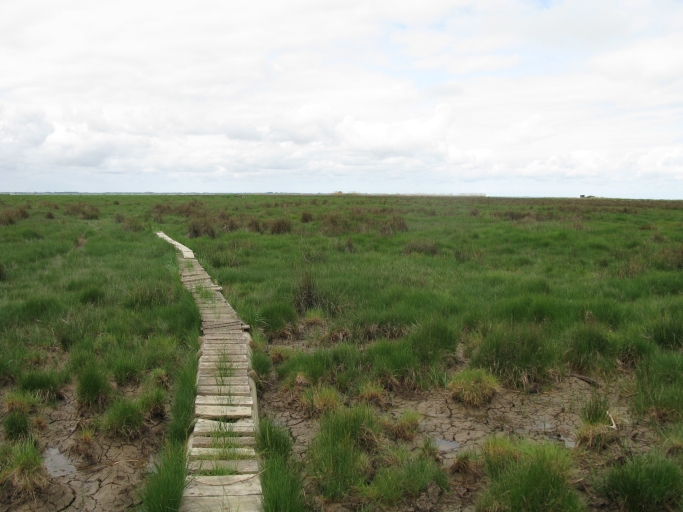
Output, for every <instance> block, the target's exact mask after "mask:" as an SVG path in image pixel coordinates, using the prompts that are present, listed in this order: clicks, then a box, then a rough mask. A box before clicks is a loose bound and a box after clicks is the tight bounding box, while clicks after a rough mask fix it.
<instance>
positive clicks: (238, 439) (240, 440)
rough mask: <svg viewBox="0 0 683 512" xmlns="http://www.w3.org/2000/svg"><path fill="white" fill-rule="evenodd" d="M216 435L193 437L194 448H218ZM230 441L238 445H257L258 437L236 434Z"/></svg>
mask: <svg viewBox="0 0 683 512" xmlns="http://www.w3.org/2000/svg"><path fill="white" fill-rule="evenodd" d="M217 442H218V443H219V446H220V441H216V437H215V436H213V435H208V436H195V437H194V438H193V439H192V448H216V447H217V446H216V443H217ZM230 442H231V443H234V444H236V445H238V446H256V439H254V438H253V437H249V436H240V435H234V436H230Z"/></svg>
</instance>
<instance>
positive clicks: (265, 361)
mask: <svg viewBox="0 0 683 512" xmlns="http://www.w3.org/2000/svg"><path fill="white" fill-rule="evenodd" d="M272 367H273V363H272V361H271V360H270V357H268V354H264V353H263V352H257V351H254V352H252V354H251V369H252V370H254V373H255V374H256V377H257V378H258V379H257V384H263V383H264V382H266V381H268V379H269V378H270V370H271V369H272Z"/></svg>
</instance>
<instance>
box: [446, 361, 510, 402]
mask: <svg viewBox="0 0 683 512" xmlns="http://www.w3.org/2000/svg"><path fill="white" fill-rule="evenodd" d="M499 385H500V384H499V383H498V379H496V377H495V376H494V375H491V374H490V373H489V372H488V371H486V370H484V369H482V368H466V369H465V370H463V371H461V372H459V373H456V374H455V375H454V376H453V377H452V378H451V380H450V381H449V382H448V384H447V387H448V389H449V390H450V391H451V396H452V397H453V398H454V399H455V400H458V401H459V402H462V403H464V404H466V405H472V406H474V407H481V406H482V405H484V404H488V403H489V402H490V401H491V400H492V399H493V395H495V394H496V389H497V388H498V386H499Z"/></svg>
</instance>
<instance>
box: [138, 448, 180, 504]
mask: <svg viewBox="0 0 683 512" xmlns="http://www.w3.org/2000/svg"><path fill="white" fill-rule="evenodd" d="M187 482H188V481H187V465H186V461H185V445H184V443H169V444H167V445H166V448H165V449H164V451H163V452H162V454H161V459H160V461H159V463H155V464H154V471H153V472H152V473H151V474H150V475H149V478H148V479H147V482H146V483H145V486H144V488H143V490H142V493H141V498H142V504H143V507H144V510H145V511H146V512H170V511H174V510H179V509H180V502H181V501H182V498H183V491H184V490H185V487H187Z"/></svg>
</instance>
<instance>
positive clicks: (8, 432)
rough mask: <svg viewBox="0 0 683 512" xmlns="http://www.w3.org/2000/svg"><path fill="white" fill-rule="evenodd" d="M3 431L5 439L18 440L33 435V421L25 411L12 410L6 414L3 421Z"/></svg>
mask: <svg viewBox="0 0 683 512" xmlns="http://www.w3.org/2000/svg"><path fill="white" fill-rule="evenodd" d="M2 426H3V433H4V436H5V439H9V440H11V441H17V440H19V439H28V438H30V437H31V422H30V420H29V417H28V414H27V413H26V412H24V411H12V412H10V413H8V414H7V416H5V419H4V421H3V425H2Z"/></svg>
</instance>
